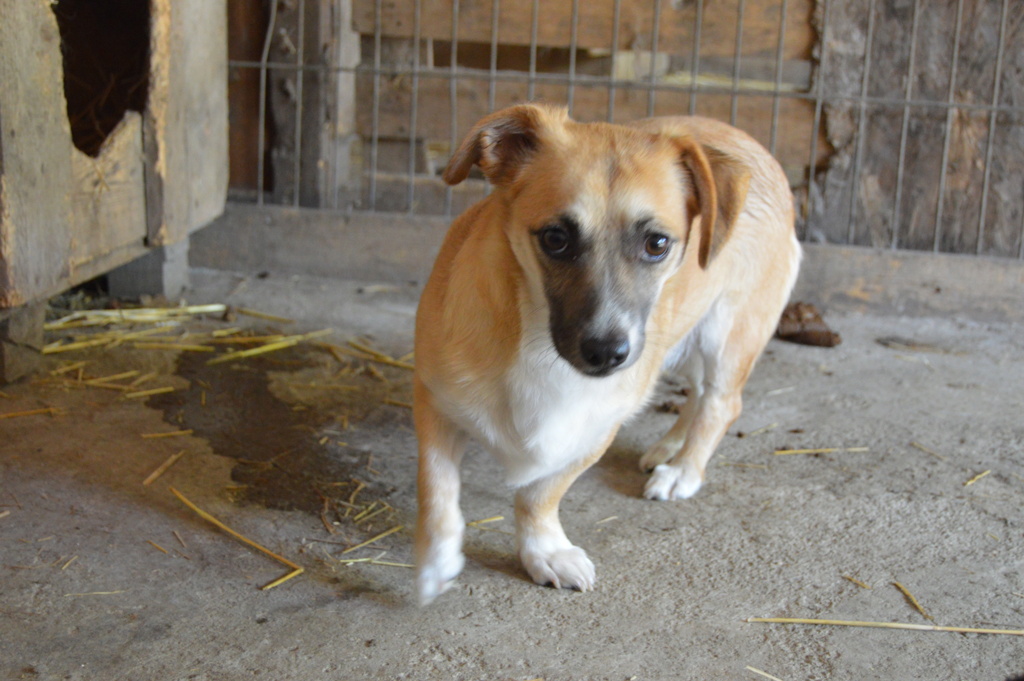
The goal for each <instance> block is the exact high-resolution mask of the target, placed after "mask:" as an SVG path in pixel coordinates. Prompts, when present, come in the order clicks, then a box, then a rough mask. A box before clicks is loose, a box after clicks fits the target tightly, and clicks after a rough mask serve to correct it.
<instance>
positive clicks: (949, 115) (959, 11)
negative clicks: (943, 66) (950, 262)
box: [932, 0, 964, 253]
mask: <svg viewBox="0 0 1024 681" xmlns="http://www.w3.org/2000/svg"><path fill="white" fill-rule="evenodd" d="M963 19H964V0H957V3H956V28H955V29H954V31H953V62H952V64H951V66H950V71H949V94H948V95H947V97H946V101H947V103H948V104H950V108H948V109H946V134H945V136H944V137H943V141H942V170H940V171H939V197H938V199H937V201H936V203H937V205H936V207H935V238H934V241H933V243H932V251H934V252H935V253H938V252H939V245H940V242H941V240H942V232H941V229H942V214H943V208H944V207H945V205H944V204H945V201H943V199H944V197H945V194H946V166H947V165H948V163H949V140H950V137H951V135H950V131H951V130H952V129H953V113H954V109H953V106H952V105H953V102H954V101H955V98H956V73H957V61H958V60H959V59H960V30H961V28H962V27H963Z"/></svg>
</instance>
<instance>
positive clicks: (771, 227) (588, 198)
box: [414, 104, 800, 603]
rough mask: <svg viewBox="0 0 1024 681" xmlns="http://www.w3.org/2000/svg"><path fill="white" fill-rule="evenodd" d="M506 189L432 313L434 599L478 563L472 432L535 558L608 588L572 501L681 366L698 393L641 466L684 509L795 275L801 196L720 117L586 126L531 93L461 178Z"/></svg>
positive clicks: (499, 122) (461, 156)
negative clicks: (568, 530) (469, 497)
mask: <svg viewBox="0 0 1024 681" xmlns="http://www.w3.org/2000/svg"><path fill="white" fill-rule="evenodd" d="M473 166H478V167H479V168H480V170H481V171H482V172H483V174H484V175H485V176H486V177H487V179H488V180H490V182H491V184H492V185H493V186H494V191H493V192H492V193H491V194H490V195H489V196H488V197H487V198H485V199H483V200H482V201H480V202H479V203H477V204H476V205H474V206H472V207H471V208H470V209H469V210H467V211H466V212H465V213H464V214H463V215H462V216H460V217H459V218H458V219H457V220H455V222H454V223H453V224H452V226H451V228H450V230H449V231H448V234H447V237H446V238H445V241H444V244H443V246H442V247H441V251H440V254H439V255H438V258H437V262H436V263H435V265H434V270H433V273H432V275H431V277H430V280H429V281H428V282H427V285H426V288H425V289H424V291H423V297H422V299H421V301H420V307H419V312H418V316H417V320H416V374H415V379H414V383H415V385H414V390H415V397H414V405H415V408H414V414H415V421H416V432H417V436H418V438H419V480H418V483H419V492H418V499H419V518H418V521H417V528H416V569H417V590H418V594H419V598H420V601H421V602H423V603H427V602H429V601H431V600H432V599H433V598H435V597H436V596H437V595H438V594H440V593H442V592H443V591H444V590H445V589H446V588H448V587H449V586H450V585H451V583H452V580H454V579H455V577H456V576H457V575H458V574H459V572H460V571H461V570H462V567H463V563H464V557H463V554H462V536H463V529H464V520H463V517H462V513H461V512H460V510H459V486H460V478H459V463H460V460H461V458H462V454H463V451H464V448H465V446H466V443H467V440H468V439H469V438H474V439H476V440H477V441H479V442H480V443H481V444H482V445H483V446H484V447H485V448H486V449H488V450H489V451H490V452H492V453H493V454H494V456H496V457H497V459H498V460H499V461H500V462H501V464H502V465H503V466H504V469H505V471H506V473H507V480H508V482H509V484H510V485H511V486H513V487H514V488H515V489H516V493H515V518H516V543H517V547H518V551H519V556H520V558H521V560H522V562H523V565H524V566H525V568H526V571H527V572H528V573H529V574H530V576H531V577H532V578H533V580H534V581H535V582H537V583H539V584H551V585H553V586H555V587H567V588H574V589H579V590H589V589H591V588H593V585H594V565H593V563H591V561H590V559H589V558H588V557H587V554H586V553H585V552H584V551H583V550H582V549H580V548H578V547H576V546H574V545H573V544H572V543H571V542H570V541H569V539H568V538H567V537H566V535H565V532H564V531H563V530H562V526H561V523H560V522H559V519H558V505H559V502H560V500H561V498H562V496H563V494H565V492H566V490H567V489H568V488H569V486H570V485H571V484H572V482H573V481H574V480H575V479H576V478H577V477H578V476H579V475H580V474H581V473H582V472H583V471H585V470H586V469H587V468H588V467H590V466H591V465H592V464H594V462H596V461H597V460H598V459H599V458H600V457H601V455H602V454H603V453H604V452H605V450H606V449H607V448H608V446H609V444H610V443H611V442H612V439H613V438H614V437H615V434H616V433H617V432H618V430H619V427H620V426H621V425H622V423H623V422H624V421H626V420H627V419H629V418H630V417H631V416H633V415H634V414H636V413H637V412H638V410H640V409H641V408H642V407H643V406H644V404H645V403H646V402H647V401H648V399H649V398H650V396H651V393H652V391H653V390H654V388H655V384H656V382H657V380H658V376H659V374H660V373H661V371H662V370H663V369H680V370H681V372H682V374H683V375H684V376H685V377H686V378H687V379H688V381H689V383H690V385H691V390H690V393H689V397H688V399H687V401H686V404H685V406H684V408H683V409H682V410H681V413H680V415H679V419H678V421H677V422H676V423H675V425H674V426H673V427H672V428H671V429H670V430H669V432H668V433H667V434H666V435H665V436H664V437H662V438H661V439H660V440H659V441H658V442H657V443H656V444H654V445H653V446H652V447H651V448H650V449H649V450H648V451H647V452H646V453H645V454H644V455H643V457H642V458H641V460H640V465H641V467H642V468H643V469H645V470H653V474H652V475H651V477H650V479H649V480H648V481H647V486H646V489H645V490H644V496H646V497H648V498H650V499H680V498H686V497H690V496H692V495H693V494H694V493H696V492H697V490H698V489H699V488H700V486H701V483H702V481H703V478H704V469H705V466H706V465H707V462H708V459H709V458H710V457H711V454H712V452H713V451H714V449H715V447H716V446H717V445H718V443H719V441H720V440H721V439H722V436H723V435H724V434H725V432H726V430H727V429H728V428H729V426H730V425H731V424H732V423H733V422H734V421H735V420H736V418H737V417H738V416H739V414H740V408H741V391H742V389H743V385H744V383H746V381H747V377H748V376H749V375H750V371H751V369H752V368H753V366H754V362H755V360H756V359H757V358H758V356H759V355H760V354H761V351H762V350H763V349H764V347H765V344H767V342H768V339H769V338H770V337H771V336H772V332H773V331H774V330H775V327H776V324H777V323H778V320H779V315H780V314H781V312H782V309H783V307H784V305H785V303H786V301H787V298H788V296H789V293H790V290H791V289H792V287H793V283H794V281H795V279H796V275H797V269H798V267H799V262H800V247H799V245H798V243H797V240H796V237H795V234H794V227H793V199H792V195H791V193H790V191H789V186H788V183H787V182H786V176H785V175H784V174H783V172H782V169H781V168H780V167H779V165H778V163H776V162H775V160H774V159H773V158H772V157H771V156H770V155H769V154H768V152H767V151H766V150H765V149H764V148H762V147H761V146H760V145H759V144H758V143H757V142H755V141H754V140H753V139H751V138H750V137H749V136H747V135H746V134H744V133H742V132H740V131H739V130H736V129H735V128H732V127H730V126H728V125H725V124H723V123H719V122H716V121H712V120H708V119H702V118H683V117H678V118H655V119H649V120H644V121H640V122H637V123H635V124H632V125H629V126H621V125H610V124H602V123H587V124H583V123H578V122H575V121H573V120H571V119H570V118H569V117H568V115H567V114H566V111H565V110H564V109H561V108H553V107H547V106H542V105H533V104H526V105H520V106H514V107H511V108H508V109H504V110H502V111H498V112H497V113H494V114H492V115H490V116H488V117H487V118H485V119H483V120H482V121H480V122H479V123H478V124H477V125H476V127H475V128H474V129H473V130H472V131H471V132H470V133H469V136H468V137H467V138H466V139H465V141H464V142H463V143H462V145H461V146H460V147H459V148H458V149H457V150H456V151H455V154H454V155H453V157H452V159H451V161H450V163H449V164H448V167H447V169H446V170H445V174H444V179H445V181H446V182H448V183H449V184H458V183H459V182H462V181H463V180H464V179H466V177H467V176H468V175H469V173H470V170H471V168H472V167H473Z"/></svg>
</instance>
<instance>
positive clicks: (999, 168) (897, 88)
mask: <svg viewBox="0 0 1024 681" xmlns="http://www.w3.org/2000/svg"><path fill="white" fill-rule="evenodd" d="M229 6H230V8H231V16H232V19H231V20H232V33H231V42H232V46H231V49H232V60H231V62H230V66H231V69H232V88H233V90H232V95H231V99H232V142H233V146H232V184H233V187H234V196H235V197H236V198H239V199H250V200H255V201H257V202H258V203H264V202H266V203H274V204H284V205H293V206H306V207H310V208H320V209H344V210H355V211H375V212H404V213H411V214H414V215H452V214H455V213H458V212H460V211H461V210H463V209H464V208H465V207H466V206H468V205H469V204H471V203H472V202H473V201H475V200H477V199H479V198H480V197H482V196H484V195H485V194H486V192H487V187H486V184H485V182H484V180H483V179H482V178H481V177H476V178H471V180H470V181H469V182H466V183H463V184H462V185H459V186H458V187H454V188H453V187H447V186H445V185H444V183H443V182H442V180H441V178H440V175H441V172H442V171H443V169H444V166H445V163H446V162H447V159H448V156H449V154H450V153H451V151H452V150H453V149H454V148H455V146H456V145H457V144H458V142H459V141H460V140H461V137H462V136H463V135H464V134H465V133H466V132H467V131H468V130H469V128H470V126H471V125H472V124H473V123H474V122H475V121H476V120H478V119H479V118H481V117H482V116H484V115H486V114H487V113H488V112H490V111H493V110H495V109H498V108H501V107H504V106H507V105H510V104H513V103H518V102H522V101H530V100H543V101H546V102H549V103H556V104H563V105H565V106H566V107H568V109H569V111H570V114H571V115H572V116H573V117H574V118H575V119H577V120H581V121H609V122H624V121H628V120H633V119H637V118H643V117H647V116H653V115H680V114H682V115H686V114H689V115H702V116H710V117H713V118H718V119H720V120H725V121H728V122H730V123H732V124H734V125H737V126H738V127H740V128H742V129H744V130H746V131H747V132H749V133H750V134H752V135H753V136H754V137H755V138H757V139H758V140H760V141H761V142H762V143H763V144H764V145H765V146H766V147H768V148H769V149H770V150H771V151H772V153H773V154H774V155H775V156H776V158H777V159H778V160H779V162H780V163H781V165H782V166H783V168H784V170H785V171H786V174H787V176H788V177H789V180H790V184H791V186H792V188H793V191H794V200H795V201H796V202H797V207H798V215H799V225H798V229H799V233H800V235H801V237H802V238H804V239H806V240H810V241H819V242H828V243H840V244H851V245H864V246H873V247H882V248H909V249H915V250H931V251H936V252H956V253H971V254H985V255H998V256H1006V257H1014V258H1024V172H1022V171H1024V106H1022V105H1021V103H1020V102H1021V100H1022V97H1024V18H1022V15H1021V14H1020V12H1019V11H1018V12H1014V11H1013V10H1014V3H1012V2H1011V1H1010V0H956V1H955V2H953V1H952V0H950V1H949V2H941V3H935V2H925V1H924V0H868V1H867V2H864V1H861V0H716V1H714V2H711V0H587V1H586V2H583V1H581V0H559V1H556V0H472V1H471V0H308V2H301V1H299V0H290V1H289V0H270V2H269V3H264V2H260V1H259V0H232V1H231V4H230V5H229Z"/></svg>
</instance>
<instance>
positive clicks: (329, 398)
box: [149, 347, 414, 526]
mask: <svg viewBox="0 0 1024 681" xmlns="http://www.w3.org/2000/svg"><path fill="white" fill-rule="evenodd" d="M208 359H209V357H208V356H207V355H205V354H200V353H189V352H185V353H182V354H181V355H179V357H178V360H177V364H176V369H175V372H176V373H177V375H179V376H181V377H182V378H185V379H187V380H188V381H189V387H188V388H186V389H184V390H179V391H177V392H174V393H168V394H165V395H156V396H154V397H152V398H150V401H149V406H151V407H153V408H157V409H160V410H162V411H163V413H164V419H165V420H166V421H167V422H168V423H171V424H174V425H175V426H176V427H179V428H185V429H191V430H192V431H193V432H194V434H195V435H196V436H198V437H201V438H204V439H206V440H207V441H208V442H209V444H210V448H211V449H212V450H213V452H214V453H215V454H217V455H220V456H225V457H228V458H231V459H233V460H234V461H236V462H237V463H236V464H235V466H234V468H233V471H232V475H231V477H232V480H233V481H234V483H236V485H235V486H232V488H231V491H232V493H233V494H234V496H235V498H236V499H237V500H239V501H242V502H249V503H256V504H259V505H261V506H265V507H268V508H274V509H282V510H302V511H306V512H309V513H317V514H320V516H321V518H322V519H323V520H324V524H325V526H332V525H338V524H339V523H337V522H335V521H333V520H332V518H333V517H334V516H335V515H337V516H341V515H346V516H351V515H352V511H353V508H355V509H358V510H362V509H364V508H366V506H365V503H366V502H368V501H380V502H384V501H385V500H386V499H387V498H388V497H389V496H390V495H391V494H392V493H393V492H394V489H393V488H392V487H390V486H389V485H388V484H387V483H386V482H385V481H384V479H383V478H382V476H381V474H380V471H379V470H377V469H375V468H374V457H375V456H377V457H378V458H377V461H378V465H379V462H380V461H381V460H382V458H381V456H382V455H381V454H380V453H379V452H377V451H376V446H375V445H378V444H379V440H380V438H379V437H376V438H374V439H373V440H372V441H371V439H370V438H368V437H367V434H368V433H370V432H375V433H379V432H380V430H381V429H385V430H386V431H390V432H393V433H396V437H397V439H398V441H399V445H398V446H400V447H402V448H403V449H405V448H409V447H414V445H413V442H414V440H413V439H412V430H411V412H410V411H409V410H408V408H406V407H405V406H403V405H404V403H403V402H402V400H403V399H408V398H407V397H406V395H407V393H408V392H409V390H410V389H409V387H408V384H409V382H410V379H411V373H410V372H404V371H401V373H399V371H400V370H395V373H394V375H385V373H384V372H382V371H381V370H380V369H378V368H376V367H371V368H367V366H365V365H363V364H360V363H354V364H349V365H347V366H345V365H343V366H341V368H339V365H338V362H337V360H336V358H334V357H332V356H331V355H329V354H328V353H326V352H324V351H322V350H320V349H318V348H313V347H299V348H290V349H287V350H283V351H279V352H276V353H274V355H273V356H272V357H270V356H267V357H253V358H247V359H245V360H243V361H238V362H232V363H223V364H213V365H211V364H208V363H207V362H208ZM403 374H408V375H403ZM387 401H390V402H392V404H388V403H387ZM406 440H407V441H406ZM410 451H414V450H410ZM357 497H358V499H357Z"/></svg>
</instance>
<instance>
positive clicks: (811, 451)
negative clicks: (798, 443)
mask: <svg viewBox="0 0 1024 681" xmlns="http://www.w3.org/2000/svg"><path fill="white" fill-rule="evenodd" d="M868 451H871V450H870V448H868V447H823V448H821V449H776V450H775V451H774V452H772V454H774V455H775V456H782V455H785V454H830V453H832V452H868Z"/></svg>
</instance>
